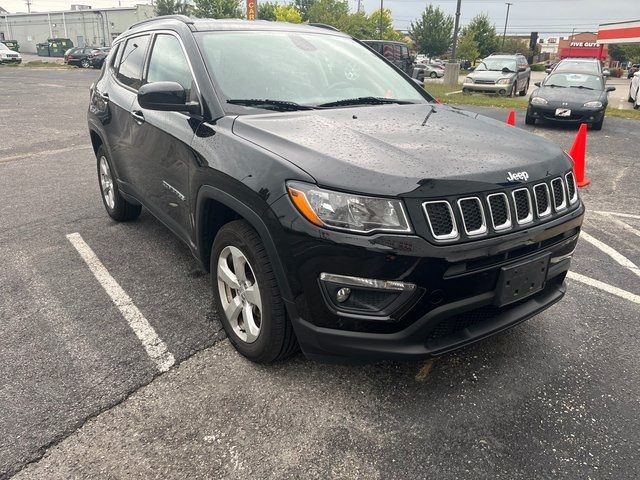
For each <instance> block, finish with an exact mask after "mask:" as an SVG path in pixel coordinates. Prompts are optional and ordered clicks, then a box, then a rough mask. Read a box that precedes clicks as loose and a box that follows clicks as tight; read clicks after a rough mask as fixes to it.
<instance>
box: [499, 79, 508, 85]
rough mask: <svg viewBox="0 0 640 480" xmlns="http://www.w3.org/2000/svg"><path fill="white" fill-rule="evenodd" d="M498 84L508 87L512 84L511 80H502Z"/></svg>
mask: <svg viewBox="0 0 640 480" xmlns="http://www.w3.org/2000/svg"><path fill="white" fill-rule="evenodd" d="M496 83H497V84H498V85H508V84H509V83H511V79H510V78H501V79H500V80H498V81H497V82H496Z"/></svg>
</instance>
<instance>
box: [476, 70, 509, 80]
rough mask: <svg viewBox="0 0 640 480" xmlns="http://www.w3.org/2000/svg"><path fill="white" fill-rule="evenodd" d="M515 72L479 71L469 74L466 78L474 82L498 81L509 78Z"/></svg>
mask: <svg viewBox="0 0 640 480" xmlns="http://www.w3.org/2000/svg"><path fill="white" fill-rule="evenodd" d="M514 73H515V72H502V71H494V70H480V71H477V70H476V71H475V72H471V73H470V74H469V75H467V76H468V77H471V78H473V79H474V80H499V79H501V78H510V77H512V76H513V75H514Z"/></svg>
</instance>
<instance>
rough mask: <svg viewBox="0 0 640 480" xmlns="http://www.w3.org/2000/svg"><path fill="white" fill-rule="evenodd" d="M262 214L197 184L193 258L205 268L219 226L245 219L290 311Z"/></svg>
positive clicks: (288, 289)
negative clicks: (256, 236) (266, 257)
mask: <svg viewBox="0 0 640 480" xmlns="http://www.w3.org/2000/svg"><path fill="white" fill-rule="evenodd" d="M214 212H215V215H214ZM263 217H264V215H261V214H259V213H257V212H256V211H255V210H254V209H253V208H251V207H250V206H249V205H247V204H246V203H244V202H242V201H241V200H239V199H238V198H236V197H234V196H232V195H230V194H228V193H227V192H225V191H223V190H221V189H219V188H216V187H213V186H210V185H204V186H202V187H200V189H199V190H198V196H197V200H196V208H195V223H196V225H195V227H196V248H197V257H198V260H199V262H200V263H201V265H202V267H203V268H204V269H205V271H209V270H210V260H211V258H210V257H211V246H212V244H213V240H214V238H215V236H216V234H217V232H218V231H219V230H220V228H222V227H223V226H224V225H225V224H227V223H229V222H231V221H234V220H245V221H247V222H248V223H249V224H250V225H251V226H252V227H253V229H254V230H255V231H256V232H257V233H258V236H259V237H260V240H261V241H262V243H263V244H264V246H265V249H266V252H267V256H268V257H269V261H270V262H271V265H272V267H273V271H274V273H275V275H276V279H277V281H278V286H279V288H280V293H281V295H282V297H283V299H284V300H285V304H286V305H287V310H290V308H293V294H292V292H291V287H290V285H289V281H288V280H287V276H286V273H285V269H284V266H283V263H282V261H281V259H280V255H279V253H278V250H277V248H276V245H275V242H274V239H273V237H272V235H271V233H270V231H269V227H268V226H267V224H266V223H265V221H264V218H263ZM289 313H291V311H290V312H289Z"/></svg>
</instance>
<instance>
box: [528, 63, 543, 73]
mask: <svg viewBox="0 0 640 480" xmlns="http://www.w3.org/2000/svg"><path fill="white" fill-rule="evenodd" d="M546 69H547V66H546V65H545V64H544V63H534V64H533V65H531V71H532V72H544V71H545V70H546Z"/></svg>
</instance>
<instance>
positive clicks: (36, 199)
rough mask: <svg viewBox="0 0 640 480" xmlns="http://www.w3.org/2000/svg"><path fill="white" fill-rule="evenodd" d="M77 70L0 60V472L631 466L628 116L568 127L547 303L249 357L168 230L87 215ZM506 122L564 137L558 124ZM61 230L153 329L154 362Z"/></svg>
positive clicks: (634, 177)
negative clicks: (425, 336) (407, 353)
mask: <svg viewBox="0 0 640 480" xmlns="http://www.w3.org/2000/svg"><path fill="white" fill-rule="evenodd" d="M96 76H97V72H96V71H93V70H91V71H82V70H62V69H42V70H41V69H23V68H6V69H0V84H2V99H1V100H0V102H1V103H0V132H1V133H0V264H1V265H2V269H0V286H1V288H2V295H1V296H0V319H1V320H2V321H1V322H0V379H1V382H0V478H8V477H11V476H13V475H15V476H16V478H38V479H40V478H47V479H54V478H128V477H136V478H149V477H154V478H155V477H163V478H234V479H236V478H237V479H245V478H305V479H314V478H318V479H324V478H345V479H352V478H363V479H391V478H398V479H413V478H416V479H418V478H437V479H462V478H472V479H479V478H491V479H532V478H554V479H555V478H567V479H632V478H639V477H640V457H639V455H638V452H639V451H640V436H639V435H638V432H639V431H640V368H639V365H640V348H639V347H640V334H639V332H640V327H639V325H638V320H639V319H640V278H639V277H640V270H639V269H638V267H637V265H640V188H639V187H638V178H639V177H640V165H639V164H638V155H637V150H638V145H640V122H636V121H632V120H624V119H617V118H608V119H607V120H606V121H605V124H604V128H603V130H602V131H600V132H590V133H589V144H588V159H587V162H588V176H589V177H590V178H591V180H592V184H591V185H590V186H589V187H587V188H585V189H582V195H583V199H584V201H585V203H586V205H587V208H588V214H587V218H586V220H585V225H584V232H586V233H587V235H583V237H582V238H581V240H580V243H579V246H578V249H577V251H576V254H575V258H574V262H573V268H572V271H573V272H574V273H575V274H574V275H573V276H572V277H571V278H570V279H569V280H568V284H569V290H568V293H567V295H566V297H565V299H564V300H563V301H562V302H560V303H559V304H557V305H555V306H554V307H552V308H550V309H549V310H547V311H546V312H544V313H543V314H541V315H539V316H537V317H535V318H534V319H532V320H530V321H528V322H525V323H524V324H521V325H519V326H517V327H515V328H514V329H512V330H510V331H508V332H506V333H504V334H501V335H498V336H496V337H493V338H491V339H489V340H487V341H484V342H481V343H479V344H476V345H474V346H472V347H469V348H466V349H464V350H461V351H459V352H457V353H455V354H450V355H446V356H444V357H441V358H439V359H437V360H434V361H432V362H425V363H421V364H392V363H384V364H377V365H368V366H335V365H322V364H317V363H312V362H309V361H307V360H306V359H304V358H303V357H302V356H300V355H298V356H297V357H295V358H293V359H291V360H289V361H287V362H285V363H280V364H277V365H273V366H268V367H265V366H257V365H254V364H251V363H249V362H248V361H245V360H244V359H243V358H242V357H240V356H239V355H238V354H236V353H235V351H234V350H233V348H232V347H231V346H230V345H229V343H228V341H227V340H225V339H224V333H223V332H222V331H221V326H220V324H219V322H218V320H217V315H216V313H215V311H214V310H213V307H212V300H211V295H210V292H209V285H208V278H207V277H206V276H205V275H203V274H202V273H201V272H200V271H198V269H197V267H196V263H195V261H194V260H193V259H192V258H191V255H190V253H189V251H188V249H187V247H186V246H185V245H183V244H182V243H181V242H180V241H179V240H178V239H176V238H175V237H174V236H173V235H172V234H171V233H170V232H169V231H168V230H167V229H166V228H165V227H164V226H163V225H162V224H160V223H159V222H158V221H157V220H155V219H154V218H153V217H152V216H151V215H150V214H148V213H147V212H145V211H143V213H142V215H141V217H140V219H139V220H138V221H137V222H134V223H126V224H116V223H114V222H112V221H110V220H109V218H108V216H107V215H106V213H105V212H104V208H103V206H102V203H101V199H100V196H99V193H98V186H97V178H96V167H95V158H94V157H93V152H92V149H91V146H90V143H89V138H88V134H87V128H86V122H85V111H86V108H87V102H88V88H89V85H90V84H91V82H92V81H93V80H94V79H95V78H96ZM475 110H476V111H478V112H480V113H484V114H487V115H490V116H493V117H495V118H499V119H504V118H505V117H506V111H503V110H499V109H492V110H490V109H475ZM517 120H518V122H517V127H518V128H523V129H525V128H526V129H528V130H533V131H534V132H535V133H536V134H538V135H541V136H543V137H545V138H548V139H550V140H552V141H555V142H557V143H558V144H559V145H561V146H562V147H563V148H565V149H569V147H570V146H571V144H572V142H573V138H574V136H575V133H576V130H575V129H569V128H559V127H550V126H541V125H538V126H536V127H535V128H531V127H527V126H525V125H524V115H523V114H522V112H520V113H519V114H518V119H517ZM479 141H481V140H479ZM634 152H636V153H634ZM469 155H473V152H469ZM478 161H481V159H479V160H478ZM76 233H77V234H78V235H79V236H80V237H81V239H82V240H83V242H84V243H85V244H86V245H87V246H88V247H89V248H90V251H91V252H92V253H93V254H94V255H95V257H97V259H98V260H99V263H100V265H102V267H103V268H104V269H105V271H107V272H108V274H109V275H110V276H111V277H112V278H113V279H114V280H115V282H117V285H118V286H119V287H120V288H121V291H122V292H121V293H124V294H125V295H126V296H127V298H128V299H129V300H128V302H129V303H127V305H128V306H132V305H133V306H134V307H135V308H136V309H137V310H138V311H139V312H140V314H141V315H142V316H143V317H144V319H145V320H146V321H147V322H148V326H149V327H150V328H151V330H152V331H153V332H154V333H155V334H156V335H157V338H159V339H161V340H162V342H163V344H164V345H165V347H166V351H167V352H169V353H170V354H171V356H172V358H173V361H171V362H169V363H168V364H167V369H168V371H167V372H166V373H161V371H160V369H159V368H158V364H157V363H155V362H154V361H152V359H151V358H150V357H149V356H148V355H147V352H146V351H145V349H144V348H143V347H142V345H141V342H140V340H139V338H138V337H136V335H135V334H134V333H133V331H132V330H131V328H130V326H129V324H128V323H127V322H126V321H125V319H124V318H123V316H122V314H121V312H120V310H119V309H118V308H117V307H116V305H115V304H114V302H113V301H112V299H111V298H110V297H109V295H108V294H107V292H106V291H105V290H104V289H103V288H102V286H101V284H100V283H98V281H97V280H96V277H95V276H94V274H93V273H92V271H91V270H90V268H88V265H87V263H85V260H83V257H82V256H81V255H80V253H79V251H78V250H77V249H76V247H75V246H74V244H73V243H72V242H71V241H70V239H69V238H68V237H67V236H68V235H72V234H76ZM71 238H72V239H73V238H78V236H74V237H71Z"/></svg>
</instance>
